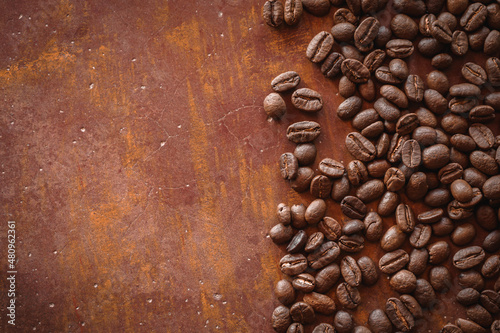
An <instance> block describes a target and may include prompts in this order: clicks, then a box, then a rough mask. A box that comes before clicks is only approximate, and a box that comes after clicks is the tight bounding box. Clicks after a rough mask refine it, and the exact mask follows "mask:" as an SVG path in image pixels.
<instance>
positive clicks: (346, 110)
mask: <svg viewBox="0 0 500 333" xmlns="http://www.w3.org/2000/svg"><path fill="white" fill-rule="evenodd" d="M362 105H363V101H362V99H361V98H359V97H358V96H351V97H349V98H347V99H346V100H345V101H343V102H342V103H340V105H339V106H338V108H337V116H338V117H339V118H340V119H342V120H349V119H351V118H353V117H355V116H356V115H357V114H358V112H359V111H361V107H362Z"/></svg>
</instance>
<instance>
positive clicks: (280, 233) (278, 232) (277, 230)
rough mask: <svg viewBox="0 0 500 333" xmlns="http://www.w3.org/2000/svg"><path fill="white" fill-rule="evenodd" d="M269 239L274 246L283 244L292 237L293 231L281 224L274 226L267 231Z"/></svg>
mask: <svg viewBox="0 0 500 333" xmlns="http://www.w3.org/2000/svg"><path fill="white" fill-rule="evenodd" d="M269 237H271V239H272V240H273V242H274V243H276V244H284V243H286V242H288V241H290V239H292V237H293V229H292V227H291V226H289V225H286V226H285V225H283V224H281V223H278V224H276V225H275V226H274V227H272V228H271V230H269Z"/></svg>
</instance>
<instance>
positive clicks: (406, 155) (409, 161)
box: [401, 139, 422, 168]
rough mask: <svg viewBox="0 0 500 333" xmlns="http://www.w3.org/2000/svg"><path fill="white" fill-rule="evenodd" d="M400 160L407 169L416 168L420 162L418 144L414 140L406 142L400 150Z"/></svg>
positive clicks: (420, 156)
mask: <svg viewBox="0 0 500 333" xmlns="http://www.w3.org/2000/svg"><path fill="white" fill-rule="evenodd" d="M401 159H402V161H403V163H404V164H405V165H406V166H407V167H409V168H416V167H418V166H419V165H420V163H421V161H422V152H421V150H420V144H419V143H418V142H417V141H416V140H413V139H412V140H407V141H406V142H405V143H404V144H403V148H402V150H401Z"/></svg>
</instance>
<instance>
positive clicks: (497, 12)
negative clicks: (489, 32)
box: [486, 3, 500, 29]
mask: <svg viewBox="0 0 500 333" xmlns="http://www.w3.org/2000/svg"><path fill="white" fill-rule="evenodd" d="M486 9H487V10H488V17H487V18H486V21H487V23H488V26H489V27H491V28H493V29H500V5H499V4H498V3H492V4H489V5H488V6H486Z"/></svg>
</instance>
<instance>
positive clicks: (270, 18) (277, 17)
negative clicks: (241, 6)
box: [262, 0, 284, 28]
mask: <svg viewBox="0 0 500 333" xmlns="http://www.w3.org/2000/svg"><path fill="white" fill-rule="evenodd" d="M283 12H284V10H283V4H282V3H281V1H278V0H268V1H266V2H265V3H264V8H263V10H262V17H263V18H264V22H266V24H267V25H268V26H270V27H273V28H276V27H279V26H280V25H281V24H282V23H283Z"/></svg>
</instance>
